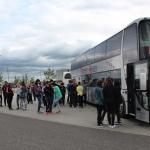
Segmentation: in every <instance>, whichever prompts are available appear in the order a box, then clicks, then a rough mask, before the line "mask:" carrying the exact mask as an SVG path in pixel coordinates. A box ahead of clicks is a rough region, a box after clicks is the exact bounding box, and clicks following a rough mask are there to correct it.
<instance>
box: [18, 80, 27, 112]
mask: <svg viewBox="0 0 150 150" xmlns="http://www.w3.org/2000/svg"><path fill="white" fill-rule="evenodd" d="M27 92H28V91H27V87H26V85H25V83H24V82H22V83H21V88H20V93H19V99H20V108H21V109H22V110H27Z"/></svg>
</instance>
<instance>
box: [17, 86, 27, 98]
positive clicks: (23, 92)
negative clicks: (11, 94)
mask: <svg viewBox="0 0 150 150" xmlns="http://www.w3.org/2000/svg"><path fill="white" fill-rule="evenodd" d="M26 93H27V89H26V88H21V90H20V94H19V97H20V98H26Z"/></svg>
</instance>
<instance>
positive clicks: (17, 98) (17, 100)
mask: <svg viewBox="0 0 150 150" xmlns="http://www.w3.org/2000/svg"><path fill="white" fill-rule="evenodd" d="M16 103H17V109H19V95H17V97H16Z"/></svg>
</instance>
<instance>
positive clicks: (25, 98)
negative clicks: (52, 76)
mask: <svg viewBox="0 0 150 150" xmlns="http://www.w3.org/2000/svg"><path fill="white" fill-rule="evenodd" d="M95 83H96V87H95V93H94V94H95V101H96V107H97V125H98V126H103V120H104V117H105V114H107V119H108V123H109V125H110V127H111V128H114V127H115V116H117V123H118V124H120V123H121V120H120V104H121V103H122V96H121V93H120V84H119V83H118V82H114V81H113V80H112V79H111V78H107V79H106V80H98V81H97V82H95ZM66 90H67V92H68V97H67V103H68V104H69V106H70V107H74V108H75V107H77V106H79V107H80V108H83V106H86V95H87V84H86V83H85V81H83V82H82V83H81V82H78V83H76V81H75V80H70V81H69V83H68V85H67V87H65V86H64V84H63V82H61V83H59V84H56V82H54V81H53V80H50V81H44V82H41V81H40V80H39V79H37V80H36V81H35V83H32V84H27V85H26V84H25V83H24V82H22V83H21V84H18V85H17V91H16V105H17V108H16V109H21V110H27V105H28V104H29V103H31V104H32V103H33V100H32V98H33V99H34V101H35V100H37V101H38V106H37V112H38V113H41V112H42V111H41V108H42V107H43V108H45V112H46V113H47V114H48V113H52V110H53V108H54V107H55V108H57V109H58V111H57V112H60V111H61V109H60V104H62V105H65V95H66ZM2 93H3V99H4V105H5V106H8V108H9V110H13V108H12V100H13V96H14V92H13V90H12V87H11V84H9V83H7V82H5V84H4V85H3V86H2V87H1V88H0V106H2ZM43 105H44V106H45V107H44V106H43Z"/></svg>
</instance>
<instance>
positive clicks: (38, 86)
mask: <svg viewBox="0 0 150 150" xmlns="http://www.w3.org/2000/svg"><path fill="white" fill-rule="evenodd" d="M34 93H35V96H36V98H37V100H38V109H37V112H38V113H41V111H40V108H41V104H42V87H41V82H40V80H39V79H37V80H36V81H35V85H34Z"/></svg>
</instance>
